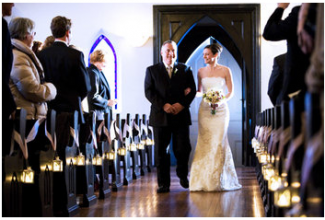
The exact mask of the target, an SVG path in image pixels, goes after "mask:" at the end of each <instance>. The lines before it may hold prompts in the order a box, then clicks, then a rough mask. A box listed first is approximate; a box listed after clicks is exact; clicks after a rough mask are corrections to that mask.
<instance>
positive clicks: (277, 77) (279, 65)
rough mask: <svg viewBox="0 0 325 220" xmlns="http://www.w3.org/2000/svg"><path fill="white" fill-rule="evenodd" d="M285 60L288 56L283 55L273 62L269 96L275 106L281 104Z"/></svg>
mask: <svg viewBox="0 0 325 220" xmlns="http://www.w3.org/2000/svg"><path fill="white" fill-rule="evenodd" d="M285 58H286V54H281V55H279V56H276V57H275V58H274V60H273V69H272V73H271V77H270V80H269V87H268V91H267V94H268V95H269V97H270V99H271V102H272V103H273V105H274V106H275V105H280V104H281V98H282V95H281V92H282V86H283V85H282V84H283V77H284V63H285Z"/></svg>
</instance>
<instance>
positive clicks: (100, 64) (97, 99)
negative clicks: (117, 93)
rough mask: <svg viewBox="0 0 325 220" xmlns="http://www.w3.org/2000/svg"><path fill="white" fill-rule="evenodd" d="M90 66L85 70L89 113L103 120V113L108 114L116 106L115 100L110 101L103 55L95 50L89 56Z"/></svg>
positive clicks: (100, 51)
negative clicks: (88, 85) (88, 83)
mask: <svg viewBox="0 0 325 220" xmlns="http://www.w3.org/2000/svg"><path fill="white" fill-rule="evenodd" d="M90 63H91V65H90V66H89V67H88V68H87V71H88V74H89V78H90V84H91V91H90V93H88V97H87V98H88V104H89V111H94V112H96V115H97V120H104V113H107V112H109V110H110V109H111V108H112V106H114V105H116V104H117V100H115V99H111V95H110V87H109V84H108V82H107V80H106V77H105V75H104V73H103V72H102V70H103V68H105V63H106V60H105V53H104V52H103V51H102V50H96V51H94V52H93V53H92V54H91V55H90Z"/></svg>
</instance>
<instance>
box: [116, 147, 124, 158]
mask: <svg viewBox="0 0 325 220" xmlns="http://www.w3.org/2000/svg"><path fill="white" fill-rule="evenodd" d="M117 154H118V155H120V156H125V155H126V149H125V148H124V147H121V148H119V149H118V150H117Z"/></svg>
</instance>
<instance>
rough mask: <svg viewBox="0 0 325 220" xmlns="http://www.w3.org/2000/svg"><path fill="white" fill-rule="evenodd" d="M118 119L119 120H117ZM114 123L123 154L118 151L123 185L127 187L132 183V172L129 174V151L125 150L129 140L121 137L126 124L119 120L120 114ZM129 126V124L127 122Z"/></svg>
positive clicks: (124, 121) (123, 120)
mask: <svg viewBox="0 0 325 220" xmlns="http://www.w3.org/2000/svg"><path fill="white" fill-rule="evenodd" d="M118 118H119V120H117V119H118ZM116 121H117V122H118V124H117V127H118V128H119V130H120V133H121V136H120V138H119V146H121V147H122V148H123V149H121V150H123V154H122V151H120V154H119V153H118V154H119V157H120V160H121V161H122V163H123V185H125V186H127V185H129V184H130V183H132V172H131V165H130V164H131V158H130V156H131V155H130V151H129V150H128V149H127V148H128V146H130V139H129V138H126V137H125V138H124V137H123V131H124V129H125V128H124V126H125V123H126V120H125V119H121V120H120V114H117V115H116ZM128 124H130V122H128Z"/></svg>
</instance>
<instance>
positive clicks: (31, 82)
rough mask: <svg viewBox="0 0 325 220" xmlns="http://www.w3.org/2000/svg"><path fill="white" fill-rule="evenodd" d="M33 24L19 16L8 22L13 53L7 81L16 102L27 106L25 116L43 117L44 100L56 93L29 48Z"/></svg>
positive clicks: (31, 43) (31, 117) (44, 112)
mask: <svg viewBox="0 0 325 220" xmlns="http://www.w3.org/2000/svg"><path fill="white" fill-rule="evenodd" d="M34 27H35V24H34V22H33V21H32V20H30V19H28V18H20V17H16V18H14V19H13V20H12V21H11V22H10V24H9V31H10V35H11V38H12V39H11V43H12V45H13V57H14V60H13V66H12V70H11V75H10V82H9V85H10V89H11V92H12V94H13V96H14V99H15V102H16V105H17V106H18V107H21V108H24V109H26V110H27V119H39V118H42V117H46V114H47V109H48V108H47V103H46V102H47V101H50V100H53V99H54V98H55V96H56V88H55V86H54V85H53V84H52V83H48V82H45V81H44V71H43V67H42V64H41V63H40V61H39V60H38V58H37V57H36V55H35V53H34V52H33V50H32V45H33V41H34V36H35V34H36V32H35V31H34Z"/></svg>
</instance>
